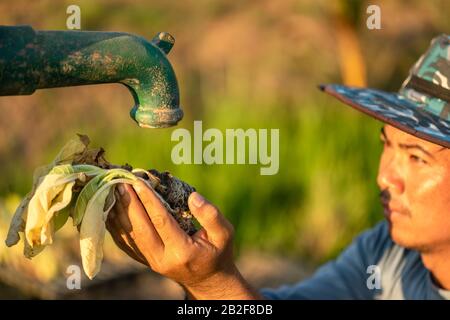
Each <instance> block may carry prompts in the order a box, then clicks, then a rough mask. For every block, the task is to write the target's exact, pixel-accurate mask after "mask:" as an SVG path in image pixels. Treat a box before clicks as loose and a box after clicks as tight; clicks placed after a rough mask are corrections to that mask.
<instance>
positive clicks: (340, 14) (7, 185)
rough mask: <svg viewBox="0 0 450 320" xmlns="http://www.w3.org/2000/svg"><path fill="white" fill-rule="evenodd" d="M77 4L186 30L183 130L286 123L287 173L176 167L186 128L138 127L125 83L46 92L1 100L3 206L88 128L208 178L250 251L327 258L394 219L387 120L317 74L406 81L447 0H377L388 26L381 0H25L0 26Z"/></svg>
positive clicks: (147, 30)
mask: <svg viewBox="0 0 450 320" xmlns="http://www.w3.org/2000/svg"><path fill="white" fill-rule="evenodd" d="M69 4H78V5H79V6H80V7H81V14H82V21H81V25H82V29H83V30H105V31H106V30H108V31H126V32H130V33H136V34H139V35H142V36H144V37H146V38H151V37H153V35H155V34H156V33H157V32H159V31H168V32H170V33H172V34H173V35H174V36H175V39H176V43H175V46H174V48H173V49H172V52H171V53H170V54H169V59H170V61H171V62H172V64H173V67H174V69H175V72H176V74H177V77H178V81H179V85H180V90H181V103H182V107H183V110H184V112H185V118H184V120H183V121H182V122H181V123H180V124H179V126H178V127H184V128H188V129H190V130H192V127H193V121H194V120H203V128H204V130H205V129H207V128H218V129H220V130H223V132H224V130H225V129H226V128H244V129H246V128H256V129H258V128H279V129H280V170H279V173H278V174H277V175H274V176H261V175H260V174H259V168H260V166H259V165H214V166H208V165H180V166H176V165H174V164H173V163H172V161H171V159H170V154H171V149H172V147H173V146H174V145H175V142H171V141H170V135H171V132H172V131H173V130H175V129H176V128H169V129H161V130H148V129H145V130H144V129H140V128H138V127H137V126H136V125H135V124H134V123H133V122H132V121H131V120H130V119H129V116H128V111H129V108H131V106H132V104H133V103H132V98H131V95H130V94H129V93H128V91H127V90H126V89H125V88H124V87H121V86H119V85H115V84H108V85H97V86H88V87H75V88H61V89H54V90H40V91H38V92H36V93H34V94H33V95H32V96H23V97H2V98H0V174H1V177H2V179H1V180H0V199H9V200H7V202H8V206H5V205H3V206H0V207H2V208H3V209H0V210H3V212H6V211H5V210H6V209H5V208H6V207H11V204H10V202H11V199H16V198H17V199H18V198H19V197H21V196H23V195H24V194H25V193H26V192H28V190H29V189H30V187H31V181H32V173H33V170H34V168H35V167H37V166H39V165H41V164H44V163H48V162H49V161H51V159H52V158H53V157H54V155H55V154H56V152H57V151H58V150H59V149H60V148H61V146H62V145H63V144H64V142H65V141H67V140H68V139H70V138H71V137H73V135H74V134H75V133H77V132H80V133H85V134H88V135H89V136H90V137H91V140H92V141H93V144H94V145H96V146H102V147H104V148H105V150H106V152H107V153H106V156H107V158H108V159H109V160H110V161H111V162H114V163H117V164H122V163H126V162H127V163H130V164H132V165H133V166H135V167H145V168H156V169H158V170H169V171H171V172H172V173H173V174H174V175H176V176H178V177H180V178H182V179H184V180H186V181H188V182H189V183H190V184H192V185H194V186H196V188H197V189H198V191H199V192H201V193H202V194H204V195H205V196H206V197H207V198H209V199H210V200H211V201H212V202H213V203H215V204H217V205H218V206H219V207H220V208H221V210H222V212H223V213H224V214H225V215H226V216H227V217H228V218H229V219H230V220H231V222H232V223H233V224H234V225H235V227H236V231H237V232H236V247H237V249H238V252H241V250H243V249H246V248H258V249H263V250H267V251H269V252H276V253H281V254H285V255H288V256H291V257H294V258H298V259H303V260H304V261H308V262H310V263H313V264H317V263H319V262H323V261H325V260H327V259H329V258H331V257H333V256H335V255H336V254H338V252H339V251H340V250H341V249H342V248H343V247H344V246H346V245H347V244H348V243H349V242H350V241H351V239H352V238H353V237H354V236H355V235H356V234H357V233H359V232H360V231H361V230H363V229H365V228H367V227H370V226H372V225H373V224H374V223H375V222H376V221H377V220H379V219H381V214H380V211H381V207H380V205H379V203H378V202H379V201H378V189H377V186H376V181H375V179H376V173H377V165H378V157H379V154H380V151H381V145H380V144H379V142H378V140H379V129H380V127H381V123H379V122H377V121H375V120H372V119H370V118H369V117H366V116H364V115H362V114H360V113H358V112H356V111H354V110H352V109H350V108H348V107H345V106H343V105H342V104H340V103H339V102H336V101H334V99H333V98H331V97H328V96H325V95H324V94H323V93H321V92H319V90H317V88H316V86H317V84H319V83H331V82H345V83H348V84H364V83H367V84H368V85H369V86H372V87H377V88H380V89H385V90H391V91H395V90H397V89H398V88H399V86H400V85H401V82H402V80H403V79H404V78H406V75H407V72H408V69H409V67H410V66H411V65H412V64H413V62H414V61H415V60H417V59H418V57H419V56H420V54H422V53H423V52H424V50H425V49H426V48H427V46H428V44H429V41H430V40H431V38H432V37H434V36H435V35H437V34H438V33H442V32H445V31H447V30H449V27H450V21H449V19H448V12H449V9H450V6H449V2H448V1H444V0H442V1H439V0H433V1H401V0H399V1H371V2H370V4H379V5H380V7H381V10H382V30H377V31H370V30H367V29H366V25H365V17H366V13H365V8H366V7H367V5H368V4H369V2H368V1H348V2H345V1H336V2H330V1H326V0H320V1H293V0H284V1H269V0H262V1H251V0H246V1H238V2H236V1H234V2H232V1H207V0H195V1H194V0H187V1H162V0H158V1H143V0H141V1H131V0H130V1H119V0H114V1H106V0H103V1H87V0H86V1H73V0H71V1H60V2H58V3H55V2H51V1H48V0H47V1H35V2H31V3H30V2H28V1H22V0H16V1H14V2H13V3H10V2H6V1H4V2H1V3H0V23H1V24H7V25H17V24H30V25H32V26H33V27H34V28H35V29H61V30H64V29H65V21H66V17H67V15H66V13H65V9H66V7H67V6H68V5H69ZM355 57H356V58H355ZM4 201H6V200H4ZM4 215H7V214H4ZM8 219H9V218H8ZM4 220H6V221H7V222H5V221H3V222H1V223H2V224H5V223H8V222H9V221H8V220H7V219H4ZM4 227H5V226H4V225H3V228H2V229H1V230H2V234H1V238H4V236H5V234H4V232H5V228H4ZM0 247H1V248H2V250H3V247H4V244H3V241H2V243H1V244H0ZM0 251H1V250H0Z"/></svg>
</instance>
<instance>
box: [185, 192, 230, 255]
mask: <svg viewBox="0 0 450 320" xmlns="http://www.w3.org/2000/svg"><path fill="white" fill-rule="evenodd" d="M188 204H189V209H190V210H191V213H192V214H193V215H194V217H195V218H196V219H197V220H198V222H199V223H200V224H201V226H202V227H203V228H204V229H205V231H206V233H207V235H208V239H209V240H210V241H211V242H212V243H213V244H214V245H216V246H223V245H224V244H226V243H227V242H228V241H230V240H231V238H232V237H233V233H234V230H233V226H232V224H231V223H230V222H229V221H228V220H227V219H225V217H224V216H223V215H222V214H221V213H220V211H219V209H217V207H216V206H214V205H212V204H211V203H210V202H209V201H208V200H206V199H205V198H204V197H203V196H201V195H200V194H199V193H198V192H193V193H191V195H190V196H189V200H188Z"/></svg>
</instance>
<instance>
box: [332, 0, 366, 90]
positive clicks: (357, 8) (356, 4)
mask: <svg viewBox="0 0 450 320" xmlns="http://www.w3.org/2000/svg"><path fill="white" fill-rule="evenodd" d="M364 4H365V2H364V1H360V0H340V1H339V2H338V3H337V4H336V6H334V7H333V8H334V12H333V16H334V19H333V21H334V30H335V32H336V42H337V52H338V59H339V66H340V69H341V75H342V80H343V82H344V84H346V85H352V86H360V87H362V86H366V84H367V79H366V65H365V62H364V57H363V54H362V50H361V44H360V41H359V39H358V34H357V30H358V26H359V25H360V24H361V17H362V15H361V14H362V12H363V10H362V9H363V8H365V6H364ZM364 12H365V10H364ZM363 25H364V26H365V23H363Z"/></svg>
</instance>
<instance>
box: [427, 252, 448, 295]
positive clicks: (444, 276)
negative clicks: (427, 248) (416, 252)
mask: <svg viewBox="0 0 450 320" xmlns="http://www.w3.org/2000/svg"><path fill="white" fill-rule="evenodd" d="M421 257H422V262H423V264H424V265H425V267H426V268H427V269H428V270H429V271H430V272H431V274H432V275H433V279H434V281H435V282H436V284H437V285H438V286H439V287H440V288H442V289H444V290H450V272H449V270H450V247H448V248H445V249H441V250H436V251H432V252H426V253H421Z"/></svg>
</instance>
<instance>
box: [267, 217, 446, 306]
mask: <svg viewBox="0 0 450 320" xmlns="http://www.w3.org/2000/svg"><path fill="white" fill-rule="evenodd" d="M261 294H262V295H263V296H264V297H266V298H268V299H448V300H450V291H447V290H443V289H440V288H438V287H437V286H436V285H435V284H434V282H433V280H432V277H431V273H430V272H429V271H428V270H427V269H426V268H425V266H424V265H423V263H422V259H421V257H420V254H419V252H417V251H414V250H408V249H405V248H403V247H400V246H398V245H396V244H395V243H394V242H393V241H392V239H391V237H390V234H389V226H388V223H387V222H386V221H383V222H381V223H379V224H378V225H376V226H375V227H374V228H373V229H370V230H368V231H366V232H364V233H362V234H361V235H360V236H358V237H357V238H356V239H355V240H354V241H353V243H352V244H351V245H350V246H349V247H348V248H347V249H346V250H345V251H344V252H343V253H342V254H341V255H340V256H339V257H338V258H337V259H336V260H334V261H332V262H329V263H327V264H325V265H324V266H322V267H321V268H319V269H318V270H317V272H316V273H315V274H314V275H313V276H312V277H311V278H309V279H307V280H305V281H301V282H299V283H296V284H294V285H285V286H282V287H280V288H278V289H262V290H261Z"/></svg>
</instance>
